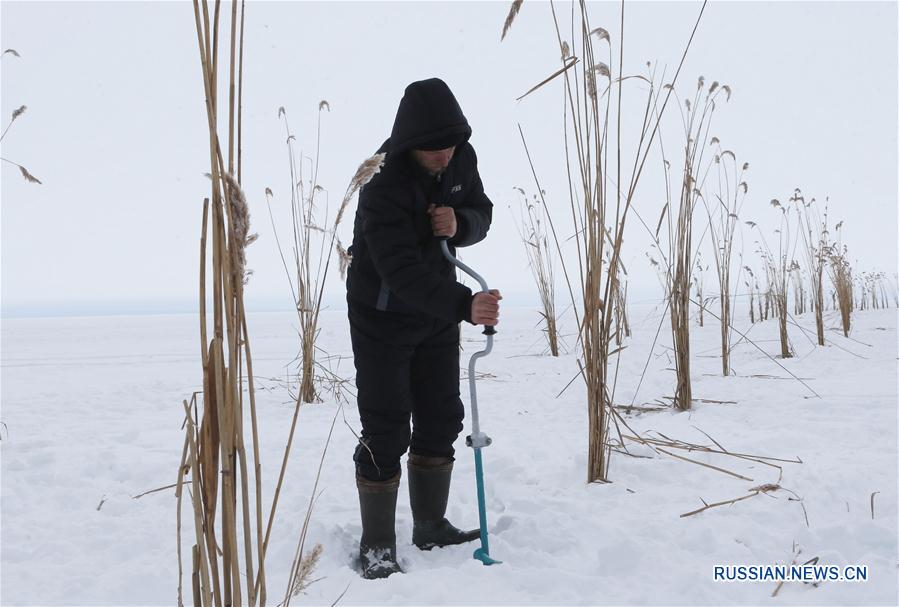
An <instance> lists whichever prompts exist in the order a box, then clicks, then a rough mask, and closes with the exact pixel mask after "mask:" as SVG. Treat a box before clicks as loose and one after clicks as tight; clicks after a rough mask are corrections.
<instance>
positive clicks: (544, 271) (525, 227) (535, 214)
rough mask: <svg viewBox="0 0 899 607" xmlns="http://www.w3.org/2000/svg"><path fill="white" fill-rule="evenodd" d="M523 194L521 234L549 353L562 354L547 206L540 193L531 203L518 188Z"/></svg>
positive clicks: (519, 190)
mask: <svg viewBox="0 0 899 607" xmlns="http://www.w3.org/2000/svg"><path fill="white" fill-rule="evenodd" d="M517 189H518V192H519V193H520V194H521V197H522V198H521V208H520V212H521V219H520V222H519V223H516V228H517V229H518V235H519V236H520V237H521V241H522V242H523V243H524V249H525V254H526V255H527V258H528V266H529V267H530V269H531V276H532V277H533V278H534V283H535V284H536V285H537V293H538V294H539V295H540V306H541V309H542V311H541V312H540V316H541V318H542V320H541V322H542V324H543V325H544V327H543V334H544V335H545V337H546V342H547V346H548V347H549V353H550V354H551V355H552V356H558V355H559V329H558V319H557V317H556V295H555V274H554V272H553V251H552V249H551V248H550V245H549V241H548V240H547V233H546V224H547V220H546V207H545V206H543V205H542V204H541V203H540V198H539V197H538V196H537V195H536V194H532V195H531V199H530V200H528V197H527V195H526V194H525V192H524V190H523V189H521V188H517Z"/></svg>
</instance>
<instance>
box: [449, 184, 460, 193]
mask: <svg viewBox="0 0 899 607" xmlns="http://www.w3.org/2000/svg"><path fill="white" fill-rule="evenodd" d="M461 191H462V184H459V185H454V186H453V187H452V189H451V190H450V194H455V193H456V192H461Z"/></svg>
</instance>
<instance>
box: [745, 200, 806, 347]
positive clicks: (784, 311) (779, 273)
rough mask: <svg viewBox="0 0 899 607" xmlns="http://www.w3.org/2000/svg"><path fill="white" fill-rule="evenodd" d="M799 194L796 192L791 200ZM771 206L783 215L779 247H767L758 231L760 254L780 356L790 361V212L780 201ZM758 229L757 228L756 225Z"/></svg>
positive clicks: (792, 264)
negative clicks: (775, 322)
mask: <svg viewBox="0 0 899 607" xmlns="http://www.w3.org/2000/svg"><path fill="white" fill-rule="evenodd" d="M797 194H799V190H796V191H795V192H794V194H793V197H791V199H790V200H794V197H795V196H796V195H797ZM771 206H772V207H773V208H774V209H776V210H777V211H779V212H780V224H779V227H778V228H777V229H776V230H775V231H774V233H775V234H776V235H777V248H776V249H772V248H771V247H769V246H768V243H767V241H766V240H765V237H764V236H763V235H762V234H761V231H759V236H760V238H761V249H759V253H760V254H761V256H762V260H763V261H764V263H765V275H766V277H767V279H768V293H767V295H766V297H767V298H768V299H769V300H770V305H771V307H772V312H773V314H774V315H775V316H776V317H777V320H778V328H779V337H780V355H781V358H791V357H792V356H793V350H792V348H791V346H790V336H789V333H788V332H787V322H788V317H789V310H788V308H787V306H788V301H789V299H788V297H789V286H790V272H791V271H792V269H793V267H794V261H795V260H794V258H793V254H794V251H793V248H792V245H793V244H794V243H793V239H792V233H791V227H792V226H791V222H790V213H789V211H788V208H787V207H786V206H784V205H782V204H781V203H780V201H779V200H777V199H773V200H772V201H771ZM754 227H755V228H756V229H757V230H758V226H754ZM768 306H769V301H768V300H766V302H765V318H766V319H767V317H768Z"/></svg>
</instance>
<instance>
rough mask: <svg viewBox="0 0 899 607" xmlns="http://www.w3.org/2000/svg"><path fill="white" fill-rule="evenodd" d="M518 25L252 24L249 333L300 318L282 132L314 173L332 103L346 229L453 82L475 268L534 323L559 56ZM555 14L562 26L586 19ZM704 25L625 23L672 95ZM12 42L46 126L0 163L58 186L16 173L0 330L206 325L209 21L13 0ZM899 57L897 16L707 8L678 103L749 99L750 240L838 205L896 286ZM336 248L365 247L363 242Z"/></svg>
mask: <svg viewBox="0 0 899 607" xmlns="http://www.w3.org/2000/svg"><path fill="white" fill-rule="evenodd" d="M509 5H510V3H509V2H362V3H356V2H248V3H247V10H246V32H245V51H244V61H245V64H244V91H243V120H244V132H243V141H244V145H243V159H244V169H243V186H244V189H245V191H246V193H247V196H248V199H249V204H250V210H251V213H252V221H253V226H252V231H255V232H258V233H259V235H260V238H259V240H258V241H257V242H256V243H255V244H253V245H252V246H251V247H250V249H249V250H248V266H249V267H250V268H252V269H253V271H254V274H253V276H252V278H251V281H250V283H249V285H248V287H247V291H246V296H247V302H248V304H247V305H248V309H249V310H251V311H252V310H254V309H255V310H269V309H289V308H290V307H291V302H292V300H291V295H290V289H289V287H288V283H287V279H286V278H285V273H284V268H283V266H282V263H281V259H280V256H279V253H278V250H277V247H276V245H275V241H274V234H273V231H272V225H271V224H272V221H271V220H270V218H269V212H268V209H267V206H266V200H265V195H264V192H265V188H267V187H268V188H271V190H272V191H273V192H274V198H273V200H272V216H273V218H274V222H275V225H276V226H278V227H279V235H281V236H282V244H283V243H284V238H283V237H284V235H285V234H286V232H287V230H288V226H289V224H288V219H287V218H288V216H289V215H288V211H289V189H290V181H291V180H290V174H289V170H288V160H287V149H286V144H285V139H286V137H285V127H284V124H283V122H282V121H281V120H280V119H279V117H278V108H279V107H282V106H283V107H284V108H285V110H286V112H287V116H288V118H289V120H290V125H291V128H292V130H293V132H294V134H295V136H296V140H297V145H298V146H299V147H300V148H302V151H303V153H304V154H305V155H307V156H310V155H312V153H313V150H314V148H315V145H316V125H317V120H318V118H319V111H318V108H319V102H320V101H321V100H327V101H328V104H329V107H330V112H324V113H323V114H322V115H321V141H320V152H319V157H318V158H319V166H320V170H319V180H318V181H319V184H320V185H321V186H322V187H323V188H325V189H326V190H327V191H328V199H329V200H330V201H333V204H335V205H336V201H338V200H339V199H340V197H341V196H342V194H343V192H344V190H345V189H346V186H347V184H348V182H349V180H350V178H351V177H352V175H353V173H354V171H355V169H356V167H357V166H358V164H359V163H360V162H361V161H362V160H363V159H365V158H367V157H368V156H369V155H371V154H372V153H373V152H374V151H375V150H376V149H377V147H378V146H379V145H380V143H381V142H382V141H383V140H384V139H385V138H386V137H387V136H388V135H389V132H390V128H391V125H392V123H393V118H394V115H395V112H396V107H397V104H398V102H399V99H400V97H401V96H402V92H403V89H404V88H405V86H406V85H407V84H409V83H410V82H412V81H415V80H420V79H424V78H429V77H433V76H438V77H440V78H442V79H444V80H445V81H446V82H447V83H448V84H449V85H450V87H451V88H452V90H453V91H454V93H455V94H456V96H457V98H458V99H459V101H460V104H461V105H462V108H463V110H464V112H465V114H466V116H467V118H468V120H469V122H470V123H471V125H472V128H473V131H474V134H473V136H472V139H471V142H472V144H473V145H474V146H475V149H476V150H477V153H478V158H479V166H480V171H481V175H482V178H483V181H484V184H485V188H486V191H487V194H488V195H489V196H490V197H491V199H492V200H493V203H494V205H495V210H494V222H493V227H492V229H491V231H490V234H489V236H488V238H487V240H485V241H484V242H483V243H482V244H480V245H478V246H476V247H473V248H472V249H470V250H466V251H463V253H462V254H463V257H464V259H465V261H466V263H468V264H469V265H471V266H473V267H474V268H476V269H477V270H478V271H479V272H481V273H482V274H483V275H484V276H485V278H486V279H487V281H488V283H490V284H491V286H494V287H496V288H499V289H501V290H502V291H503V293H504V295H505V296H506V300H505V303H506V304H507V305H516V304H517V305H531V304H533V303H535V302H536V301H537V295H536V291H535V288H534V286H533V280H532V279H531V277H530V272H529V270H528V267H527V260H526V257H525V251H524V246H523V244H522V242H521V239H520V238H519V236H518V232H517V230H516V227H515V219H516V217H518V213H519V208H520V197H519V196H518V194H517V193H516V190H515V189H514V188H515V187H521V188H523V189H525V190H526V191H528V192H534V191H535V189H536V188H535V186H534V181H533V177H532V176H531V173H530V169H529V166H528V164H527V159H526V157H525V154H524V151H523V147H522V144H521V141H520V138H519V135H518V126H517V125H518V124H520V125H521V127H522V129H523V130H524V132H525V134H526V137H527V140H528V145H529V148H530V150H531V153H532V155H533V157H534V162H535V166H536V167H537V171H538V173H539V176H540V179H541V184H542V186H543V188H544V189H545V190H546V191H547V201H548V202H547V204H548V206H549V208H550V210H551V212H552V213H553V214H554V217H555V218H556V222H557V224H559V225H560V226H561V231H562V232H563V236H564V235H565V234H568V235H570V234H571V231H572V229H571V227H570V223H565V222H566V221H567V218H568V217H569V216H570V211H569V202H568V197H567V196H568V194H567V192H568V190H567V185H566V182H565V181H564V153H563V148H562V119H563V117H562V112H561V102H562V97H561V95H562V90H561V88H560V86H561V85H560V83H559V82H557V83H553V84H551V85H548V86H546V87H543V88H542V89H540V90H539V91H538V92H536V93H534V94H533V95H531V96H529V97H527V98H526V99H524V100H522V101H520V102H516V98H517V97H519V96H520V95H522V94H523V93H524V92H525V91H527V90H528V89H530V88H531V87H532V86H533V85H534V84H536V83H538V82H540V81H541V80H543V78H545V77H546V76H547V75H549V74H550V73H552V72H553V71H554V70H556V69H557V68H558V66H559V63H558V62H559V52H558V45H557V42H556V35H555V30H554V28H553V25H552V17H551V14H550V10H549V4H548V3H543V2H536V1H534V0H528V1H526V2H525V3H524V4H523V6H522V10H521V12H520V14H519V16H518V17H517V19H516V20H515V22H514V24H513V25H512V28H511V30H510V32H509V34H508V36H507V37H506V39H505V40H504V41H502V42H501V41H500V32H501V30H502V25H503V22H504V20H505V17H506V14H507V12H508V9H509ZM557 6H559V8H560V11H559V12H560V13H561V14H565V10H567V9H566V8H565V7H566V6H569V5H565V4H559V5H557ZM700 6H701V3H700V2H662V3H659V2H628V3H627V4H626V8H625V15H626V18H625V29H624V31H625V51H624V73H626V74H633V73H642V72H643V70H644V66H645V63H646V61H652V62H653V63H655V64H657V65H658V66H660V68H665V69H666V70H667V73H669V74H670V73H672V71H673V69H674V67H675V66H676V65H677V63H678V61H679V59H680V56H681V53H682V52H683V47H684V44H685V42H686V40H687V38H688V37H689V34H690V31H691V30H692V27H693V23H694V21H695V19H696V16H697V14H698V11H699V9H700ZM589 8H590V11H591V13H590V14H591V22H592V23H593V24H594V25H601V26H603V27H605V28H606V29H607V30H609V32H610V34H611V37H612V40H613V43H614V44H615V45H616V47H617V44H618V42H619V40H620V34H619V32H620V27H619V22H620V14H619V8H620V7H619V5H618V4H617V3H605V2H603V3H599V2H598V3H590V7H589ZM223 12H228V13H229V12H230V11H223ZM0 21H2V26H0V27H2V30H0V37H2V47H3V49H4V50H5V49H8V48H12V49H15V50H16V51H17V52H18V53H19V55H20V57H18V58H16V57H13V56H12V55H11V54H6V55H4V57H3V59H2V64H0V65H2V112H0V116H2V118H3V128H5V126H6V124H7V122H6V121H8V120H9V117H10V116H11V115H12V112H13V110H15V109H16V108H18V107H20V106H21V105H26V106H27V111H26V113H25V114H23V115H22V116H20V117H19V119H18V120H16V121H15V123H14V124H13V125H12V128H11V129H10V130H9V132H8V133H7V135H6V136H5V137H4V139H3V141H2V154H0V155H2V157H3V158H5V159H8V160H11V161H14V162H17V163H19V164H22V165H24V166H25V167H27V169H28V170H29V171H30V172H31V173H32V174H34V175H35V176H37V177H38V178H39V179H40V180H41V181H42V182H43V184H42V185H36V184H31V183H26V182H25V180H24V179H23V178H22V177H21V175H20V174H19V172H18V169H16V167H14V166H12V165H10V164H9V163H7V162H3V163H2V165H3V166H2V168H0V179H2V203H0V230H2V246H0V249H2V250H0V266H2V268H0V270H2V273H0V312H2V315H3V316H5V317H10V316H22V315H59V314H63V315H65V314H110V313H164V312H182V311H191V310H195V309H196V306H197V304H196V300H197V281H198V263H199V261H198V249H199V236H200V227H201V210H202V201H203V198H204V197H205V196H208V195H209V182H208V180H207V179H206V178H205V177H204V173H206V172H208V171H209V155H208V147H207V141H208V139H207V137H208V135H207V129H206V116H205V108H204V95H203V85H202V74H201V70H200V63H199V57H198V49H197V38H196V31H195V25H194V16H193V9H192V5H191V3H189V2H162V1H158V2H15V1H7V0H3V1H2V2H0ZM222 29H223V30H226V29H227V19H223V25H222ZM222 57H223V59H222V61H223V62H227V56H226V54H224V53H223V55H222ZM897 57H899V48H897V3H896V2H711V3H710V4H709V5H708V6H707V7H706V10H705V13H704V15H703V18H702V21H701V23H700V25H699V29H698V31H697V34H696V37H695V39H694V42H693V46H692V48H691V49H690V53H689V55H688V57H687V60H686V62H685V64H684V67H683V69H682V72H681V78H680V80H679V81H678V85H677V88H678V90H679V91H680V90H683V91H684V92H687V91H692V90H693V87H694V86H695V83H696V80H697V78H698V77H699V76H700V75H702V76H704V77H705V78H706V80H707V81H712V80H718V81H720V82H722V83H727V84H729V85H730V86H731V87H732V89H733V96H732V98H731V100H730V101H729V102H728V103H726V104H722V105H721V107H720V108H718V110H717V111H716V115H715V118H714V123H713V126H712V129H711V131H710V132H711V134H713V135H715V136H717V137H719V138H720V139H721V141H722V144H723V145H725V147H728V148H729V149H732V150H733V151H734V152H735V154H736V156H737V158H738V159H740V160H741V161H748V162H749V163H750V166H751V169H750V172H749V176H748V180H747V181H748V183H749V188H750V190H749V196H748V198H747V202H746V206H745V207H744V211H743V212H742V213H741V219H742V220H752V221H756V222H758V223H759V225H760V227H762V228H764V229H767V230H769V231H770V230H773V229H774V225H775V221H776V219H777V214H776V212H774V211H773V210H772V209H771V208H770V206H769V201H770V200H771V199H772V198H778V199H781V200H785V199H786V198H788V197H789V195H790V194H791V193H792V191H793V189H794V188H796V187H799V188H801V189H802V190H803V191H804V193H805V194H806V195H807V196H808V197H812V196H814V197H816V198H817V199H818V200H823V199H824V198H825V197H829V200H830V203H829V204H830V207H829V209H830V217H831V218H832V220H833V221H834V222H835V221H838V220H841V219H842V220H844V227H843V241H844V242H845V243H846V244H847V245H848V246H849V248H850V251H851V255H852V257H853V259H855V260H856V263H857V268H858V269H861V270H882V271H885V272H888V273H889V274H893V273H895V272H896V257H897V247H896V245H897V182H899V177H897V170H899V169H897V166H899V158H897V112H899V110H897V108H899V98H897V72H899V68H897ZM222 94H223V93H222ZM644 94H645V92H644V90H643V89H641V85H639V84H634V85H633V86H632V87H630V88H629V87H625V99H624V104H623V105H624V106H625V107H626V114H627V115H628V116H629V118H628V119H627V120H625V127H626V128H625V132H626V133H628V132H630V133H633V131H634V128H633V126H634V125H633V120H634V116H635V115H636V114H635V113H634V112H636V111H639V110H640V109H642V99H643V95H644ZM669 117H670V118H672V119H674V118H676V115H671V116H669ZM665 124H666V125H667V126H664V127H663V130H662V137H663V141H664V142H665V143H666V145H667V146H668V147H669V148H671V149H674V148H676V147H677V146H678V145H681V143H680V142H681V140H682V135H681V134H680V133H679V132H678V130H677V128H676V121H675V122H670V121H669V122H667V123H665ZM628 129H629V130H628ZM627 137H628V135H627V134H626V135H625V138H627ZM307 164H308V161H307ZM661 175H662V171H661V163H660V162H658V161H653V162H650V163H648V168H647V172H646V176H645V177H644V178H643V180H642V181H641V184H640V189H639V190H638V192H637V197H636V199H635V210H636V211H637V212H638V213H640V215H641V217H642V216H645V217H646V218H647V223H654V222H655V218H657V217H658V214H659V211H660V209H661V208H662V206H663V204H664V201H663V195H662V194H661V192H662V187H663V185H662V183H663V182H662V181H661ZM351 210H352V211H354V210H355V203H354V204H353V206H352V209H351ZM349 217H350V218H351V215H350V216H349ZM339 232H340V235H341V238H342V239H343V240H344V242H348V241H349V240H350V239H351V236H350V234H351V221H349V220H345V221H344V224H343V225H342V226H341V227H340V230H339ZM625 241H626V244H625V256H624V260H625V263H626V265H627V267H628V270H629V281H630V290H629V292H630V293H631V295H632V297H634V298H635V299H641V298H648V299H651V298H654V297H656V298H657V297H660V296H661V293H660V290H659V286H658V280H657V277H656V275H655V274H654V271H653V270H652V268H650V266H649V264H648V262H647V260H646V257H645V254H646V252H647V251H648V250H649V244H650V241H649V238H648V236H647V234H646V230H645V229H644V228H643V227H642V226H641V225H640V223H639V222H637V221H633V220H629V224H628V227H627V230H626V236H625ZM753 248H754V247H753V244H752V242H751V236H749V235H747V241H746V242H745V243H744V244H743V245H742V250H743V252H744V254H745V255H746V260H745V263H747V264H754V263H755V262H754V260H753V259H752V256H753V253H752V251H753ZM704 255H705V254H704ZM569 262H570V263H574V260H573V259H571V258H569ZM557 274H558V275H560V276H561V271H560V270H557ZM707 280H708V278H707ZM557 288H558V289H559V291H560V292H561V293H564V292H565V289H564V288H563V287H562V285H561V284H560V285H558V286H557ZM325 302H326V304H327V305H328V306H330V307H334V308H339V307H341V306H342V302H343V284H342V282H341V280H340V278H339V276H338V274H337V273H332V275H331V276H329V278H328V284H327V287H326V297H325Z"/></svg>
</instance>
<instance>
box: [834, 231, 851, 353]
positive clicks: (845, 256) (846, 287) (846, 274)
mask: <svg viewBox="0 0 899 607" xmlns="http://www.w3.org/2000/svg"><path fill="white" fill-rule="evenodd" d="M842 228H843V222H842V221H840V222H838V223H837V225H836V228H835V229H836V232H837V238H836V241H835V242H834V243H833V244H831V246H830V249H829V250H828V255H827V261H828V272H829V274H830V280H831V282H832V283H833V286H834V291H835V295H836V302H837V305H838V307H839V311H840V322H841V325H842V328H843V336H844V337H849V331H850V329H851V328H852V310H853V309H854V307H855V296H854V293H853V287H852V265H851V264H850V263H849V249H848V247H846V245H844V244H843V242H842Z"/></svg>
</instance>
